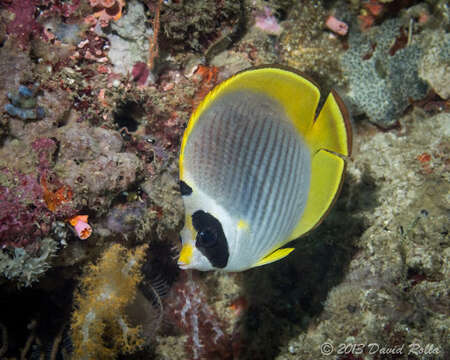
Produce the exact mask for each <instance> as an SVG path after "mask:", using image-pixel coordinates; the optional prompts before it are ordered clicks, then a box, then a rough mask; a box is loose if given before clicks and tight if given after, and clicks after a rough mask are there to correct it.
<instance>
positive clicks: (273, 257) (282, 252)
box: [252, 248, 294, 267]
mask: <svg viewBox="0 0 450 360" xmlns="http://www.w3.org/2000/svg"><path fill="white" fill-rule="evenodd" d="M293 250H294V248H283V249H278V250H275V251H274V252H272V253H270V254H269V255H267V256H264V257H263V258H262V259H261V260H259V261H258V262H257V263H255V264H254V265H253V266H252V267H256V266H261V265H266V264H270V263H272V262H274V261H278V260H280V259H282V258H284V257H286V256H288V255H289V254H290V253H291V252H292V251H293Z"/></svg>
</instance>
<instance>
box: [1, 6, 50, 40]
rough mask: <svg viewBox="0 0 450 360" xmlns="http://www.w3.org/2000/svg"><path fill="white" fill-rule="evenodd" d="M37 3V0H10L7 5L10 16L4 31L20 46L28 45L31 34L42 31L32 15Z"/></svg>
mask: <svg viewBox="0 0 450 360" xmlns="http://www.w3.org/2000/svg"><path fill="white" fill-rule="evenodd" d="M38 3H39V2H38V1H37V0H17V1H11V3H10V4H9V6H8V7H7V10H8V11H9V12H10V13H11V14H12V16H11V20H10V21H9V22H8V24H7V26H6V32H7V33H8V34H9V35H12V36H14V37H15V39H17V42H18V44H19V45H20V46H21V47H22V48H24V47H26V46H28V44H29V41H30V37H31V36H32V35H37V34H40V32H41V31H42V27H41V25H40V24H39V23H38V22H37V21H36V18H35V15H34V14H35V8H36V6H37V5H38Z"/></svg>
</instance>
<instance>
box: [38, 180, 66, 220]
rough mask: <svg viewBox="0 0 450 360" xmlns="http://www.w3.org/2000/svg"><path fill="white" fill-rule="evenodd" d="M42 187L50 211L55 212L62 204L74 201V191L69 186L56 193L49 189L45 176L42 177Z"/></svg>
mask: <svg viewBox="0 0 450 360" xmlns="http://www.w3.org/2000/svg"><path fill="white" fill-rule="evenodd" d="M41 186H42V189H43V190H44V201H45V204H46V205H47V208H48V209H49V210H50V211H52V212H53V211H55V209H56V207H57V206H59V205H60V204H61V203H63V202H66V201H70V200H71V199H72V189H71V188H70V186H68V185H63V186H61V187H59V188H58V189H57V190H55V191H51V190H49V189H48V184H47V180H46V179H45V176H43V177H41Z"/></svg>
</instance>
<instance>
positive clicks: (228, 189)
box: [178, 66, 352, 271]
mask: <svg viewBox="0 0 450 360" xmlns="http://www.w3.org/2000/svg"><path fill="white" fill-rule="evenodd" d="M319 98H320V91H319V88H318V87H317V86H316V85H315V84H314V83H313V82H312V81H311V80H309V79H308V78H306V77H305V76H304V75H302V74H300V73H298V72H296V71H295V70H293V69H289V68H283V67H278V66H263V67H257V68H250V69H248V70H244V71H242V72H239V73H237V74H235V75H234V76H232V77H231V78H229V79H227V80H225V81H223V82H222V83H220V84H219V85H217V86H216V87H215V88H214V89H213V90H212V91H211V92H210V93H209V94H208V95H207V96H206V97H205V98H204V99H203V101H202V102H201V103H200V105H199V106H198V107H197V109H196V110H195V111H194V112H193V114H192V116H191V118H190V120H189V122H188V125H187V127H186V129H185V132H184V135H183V139H182V144H181V150H180V159H179V167H180V170H179V171H180V188H181V194H182V197H183V202H184V205H185V225H184V228H183V229H182V231H181V241H182V249H181V252H180V256H179V260H178V265H179V266H180V267H181V268H182V269H198V270H224V271H243V270H246V269H249V268H252V267H255V266H260V265H264V264H269V263H271V262H274V261H277V260H279V259H282V258H284V257H285V256H287V255H288V254H289V253H290V252H291V251H292V250H294V249H293V248H285V247H283V246H284V245H286V244H287V243H288V242H290V241H292V240H294V239H297V238H298V237H300V236H302V235H304V234H306V233H307V232H309V231H311V230H312V229H313V228H315V227H316V226H317V225H318V224H319V223H320V222H321V221H322V220H323V218H324V217H325V215H326V214H327V213H328V211H329V210H330V207H331V206H332V205H333V203H334V202H335V199H336V197H337V195H338V193H339V191H340V188H341V185H342V181H343V174H344V169H345V161H346V158H347V157H349V156H350V154H351V147H352V135H351V126H350V121H349V117H348V112H347V110H346V107H345V105H344V103H343V102H342V100H341V99H340V97H339V96H338V94H337V93H336V92H335V91H331V92H330V94H329V95H328V97H327V98H326V100H325V103H324V105H323V107H322V108H321V110H320V112H319V113H318V115H317V116H316V110H317V106H318V103H319Z"/></svg>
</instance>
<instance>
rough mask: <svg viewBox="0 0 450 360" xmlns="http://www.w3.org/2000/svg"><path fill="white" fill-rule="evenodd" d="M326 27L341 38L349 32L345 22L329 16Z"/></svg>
mask: <svg viewBox="0 0 450 360" xmlns="http://www.w3.org/2000/svg"><path fill="white" fill-rule="evenodd" d="M325 26H326V27H327V28H328V29H330V30H331V31H333V32H334V33H336V34H338V35H341V36H344V35H346V34H347V32H348V25H347V24H346V23H345V22H343V21H341V20H338V19H336V18H335V17H334V16H333V15H330V16H328V18H327V20H326V22H325Z"/></svg>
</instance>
